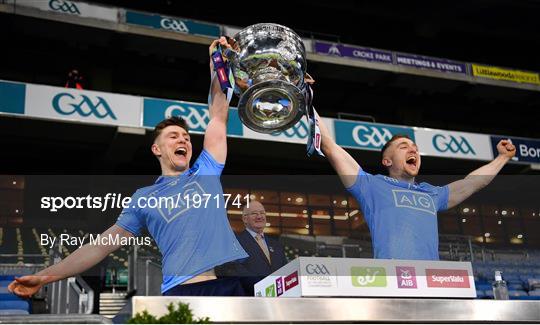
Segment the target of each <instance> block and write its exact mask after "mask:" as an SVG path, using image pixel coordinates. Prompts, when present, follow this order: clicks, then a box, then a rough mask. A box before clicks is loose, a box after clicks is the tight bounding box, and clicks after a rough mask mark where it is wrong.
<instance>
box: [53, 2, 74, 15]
mask: <svg viewBox="0 0 540 325" xmlns="http://www.w3.org/2000/svg"><path fill="white" fill-rule="evenodd" d="M49 8H51V9H52V10H54V11H61V12H65V13H68V14H74V15H80V14H81V12H80V11H79V8H77V6H76V5H75V4H74V3H73V2H69V1H65V0H51V1H49Z"/></svg>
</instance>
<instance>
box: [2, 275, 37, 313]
mask: <svg viewBox="0 0 540 325" xmlns="http://www.w3.org/2000/svg"><path fill="white" fill-rule="evenodd" d="M14 278H15V275H0V315H25V314H28V313H29V311H30V304H29V303H28V301H26V300H23V299H21V298H19V297H18V296H16V295H14V294H12V293H11V292H9V290H8V285H9V284H10V283H11V281H13V279H14Z"/></svg>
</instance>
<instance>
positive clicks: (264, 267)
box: [236, 230, 287, 277]
mask: <svg viewBox="0 0 540 325" xmlns="http://www.w3.org/2000/svg"><path fill="white" fill-rule="evenodd" d="M236 238H237V239H238V241H239V242H240V245H242V247H243V248H244V250H245V251H246V253H248V255H249V257H248V258H247V259H246V260H244V261H243V263H241V265H242V266H243V271H245V273H244V274H242V275H247V276H262V277H266V276H267V275H269V274H271V273H273V272H274V271H276V270H277V269H279V268H281V267H282V266H283V265H285V264H287V258H286V257H285V252H284V250H283V247H282V246H281V244H280V243H279V242H278V241H277V240H275V239H273V238H270V237H268V236H266V235H265V236H264V240H265V241H266V246H268V250H269V251H270V262H268V259H267V258H266V255H264V252H263V250H262V249H261V247H260V246H259V244H257V241H256V240H255V238H253V236H251V234H250V233H249V232H248V231H247V230H244V231H242V232H241V233H239V234H237V235H236Z"/></svg>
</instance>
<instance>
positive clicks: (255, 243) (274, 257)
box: [236, 201, 287, 296]
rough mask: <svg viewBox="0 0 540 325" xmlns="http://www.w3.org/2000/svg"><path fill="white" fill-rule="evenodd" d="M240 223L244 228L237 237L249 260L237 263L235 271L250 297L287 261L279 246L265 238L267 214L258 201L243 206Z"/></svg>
mask: <svg viewBox="0 0 540 325" xmlns="http://www.w3.org/2000/svg"><path fill="white" fill-rule="evenodd" d="M242 221H243V222H244V225H245V227H246V229H244V231H242V232H241V233H239V234H237V235H236V238H237V239H238V241H239V242H240V245H242V247H243V248H244V250H245V251H246V252H247V253H248V254H249V257H248V258H247V259H245V260H243V261H242V263H239V264H237V268H236V270H237V272H238V273H237V275H239V276H241V280H242V285H243V287H244V290H245V291H246V294H247V295H250V296H253V295H254V290H253V285H254V284H255V283H257V282H259V281H260V280H262V279H263V278H265V277H266V276H268V275H270V274H271V273H273V272H275V271H276V270H277V269H279V268H281V267H282V266H283V265H285V264H287V258H286V257H285V252H284V250H283V247H282V246H281V244H280V243H279V242H278V241H277V240H275V239H273V238H269V237H268V236H265V235H264V228H265V227H266V211H265V210H264V206H263V205H262V204H261V203H260V202H258V201H250V202H249V206H247V205H246V206H244V210H243V212H242Z"/></svg>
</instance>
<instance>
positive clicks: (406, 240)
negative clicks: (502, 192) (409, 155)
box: [347, 170, 448, 260]
mask: <svg viewBox="0 0 540 325" xmlns="http://www.w3.org/2000/svg"><path fill="white" fill-rule="evenodd" d="M347 190H348V191H349V192H350V193H351V194H352V195H353V196H354V197H355V198H356V200H357V201H358V202H359V203H360V206H361V208H362V212H363V213H364V218H365V220H366V222H367V224H368V226H369V231H370V232H371V240H372V243H373V251H374V255H375V258H385V259H407V260H438V259H439V234H438V227H437V212H438V211H441V210H445V209H446V208H447V205H448V186H444V187H440V186H433V185H430V184H428V183H420V184H409V183H406V182H402V181H399V180H397V179H395V178H391V177H388V176H383V175H375V176H373V175H371V174H369V173H366V172H364V171H363V170H360V173H359V174H358V177H357V178H356V182H355V184H354V185H353V186H351V187H349V188H348V189H347Z"/></svg>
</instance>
